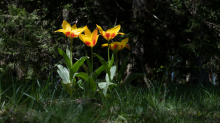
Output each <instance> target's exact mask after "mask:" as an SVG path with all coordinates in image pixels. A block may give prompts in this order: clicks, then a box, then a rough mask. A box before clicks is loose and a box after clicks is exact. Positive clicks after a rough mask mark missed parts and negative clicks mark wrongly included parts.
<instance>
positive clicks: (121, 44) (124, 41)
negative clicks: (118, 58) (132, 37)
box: [102, 38, 130, 51]
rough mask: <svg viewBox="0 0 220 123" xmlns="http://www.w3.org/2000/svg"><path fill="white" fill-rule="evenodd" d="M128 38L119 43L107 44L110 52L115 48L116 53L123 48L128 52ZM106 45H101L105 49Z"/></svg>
mask: <svg viewBox="0 0 220 123" xmlns="http://www.w3.org/2000/svg"><path fill="white" fill-rule="evenodd" d="M128 40H129V38H126V39H124V40H122V41H121V42H112V43H111V44H109V48H110V49H111V50H115V49H116V48H117V47H118V49H117V51H119V50H122V49H123V48H124V47H126V48H127V49H129V50H130V47H129V46H128V45H127V43H128ZM107 46H108V43H105V44H102V47H107Z"/></svg>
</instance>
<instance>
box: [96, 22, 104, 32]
mask: <svg viewBox="0 0 220 123" xmlns="http://www.w3.org/2000/svg"><path fill="white" fill-rule="evenodd" d="M96 26H97V28H98V30H99V32H100V33H101V34H103V32H104V31H103V30H102V27H100V26H99V25H97V24H96Z"/></svg>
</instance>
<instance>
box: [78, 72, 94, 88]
mask: <svg viewBox="0 0 220 123" xmlns="http://www.w3.org/2000/svg"><path fill="white" fill-rule="evenodd" d="M74 76H75V77H80V78H82V79H84V80H85V81H87V83H88V85H89V86H90V87H91V89H92V90H93V91H95V90H96V88H97V87H96V83H95V81H94V80H93V79H92V78H91V77H90V76H89V75H88V74H87V73H83V72H81V73H76V74H74Z"/></svg>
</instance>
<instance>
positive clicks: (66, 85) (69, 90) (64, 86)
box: [61, 81, 74, 95]
mask: <svg viewBox="0 0 220 123" xmlns="http://www.w3.org/2000/svg"><path fill="white" fill-rule="evenodd" d="M61 83H62V86H63V88H64V90H65V91H66V92H68V93H69V94H70V95H72V94H73V91H74V90H73V89H72V88H71V86H72V84H71V83H63V81H61Z"/></svg>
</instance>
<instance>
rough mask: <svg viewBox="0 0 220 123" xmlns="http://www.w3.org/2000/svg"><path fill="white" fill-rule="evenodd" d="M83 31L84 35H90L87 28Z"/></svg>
mask: <svg viewBox="0 0 220 123" xmlns="http://www.w3.org/2000/svg"><path fill="white" fill-rule="evenodd" d="M84 32H85V35H87V36H91V31H90V30H89V29H88V28H86V29H85V31H84Z"/></svg>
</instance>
